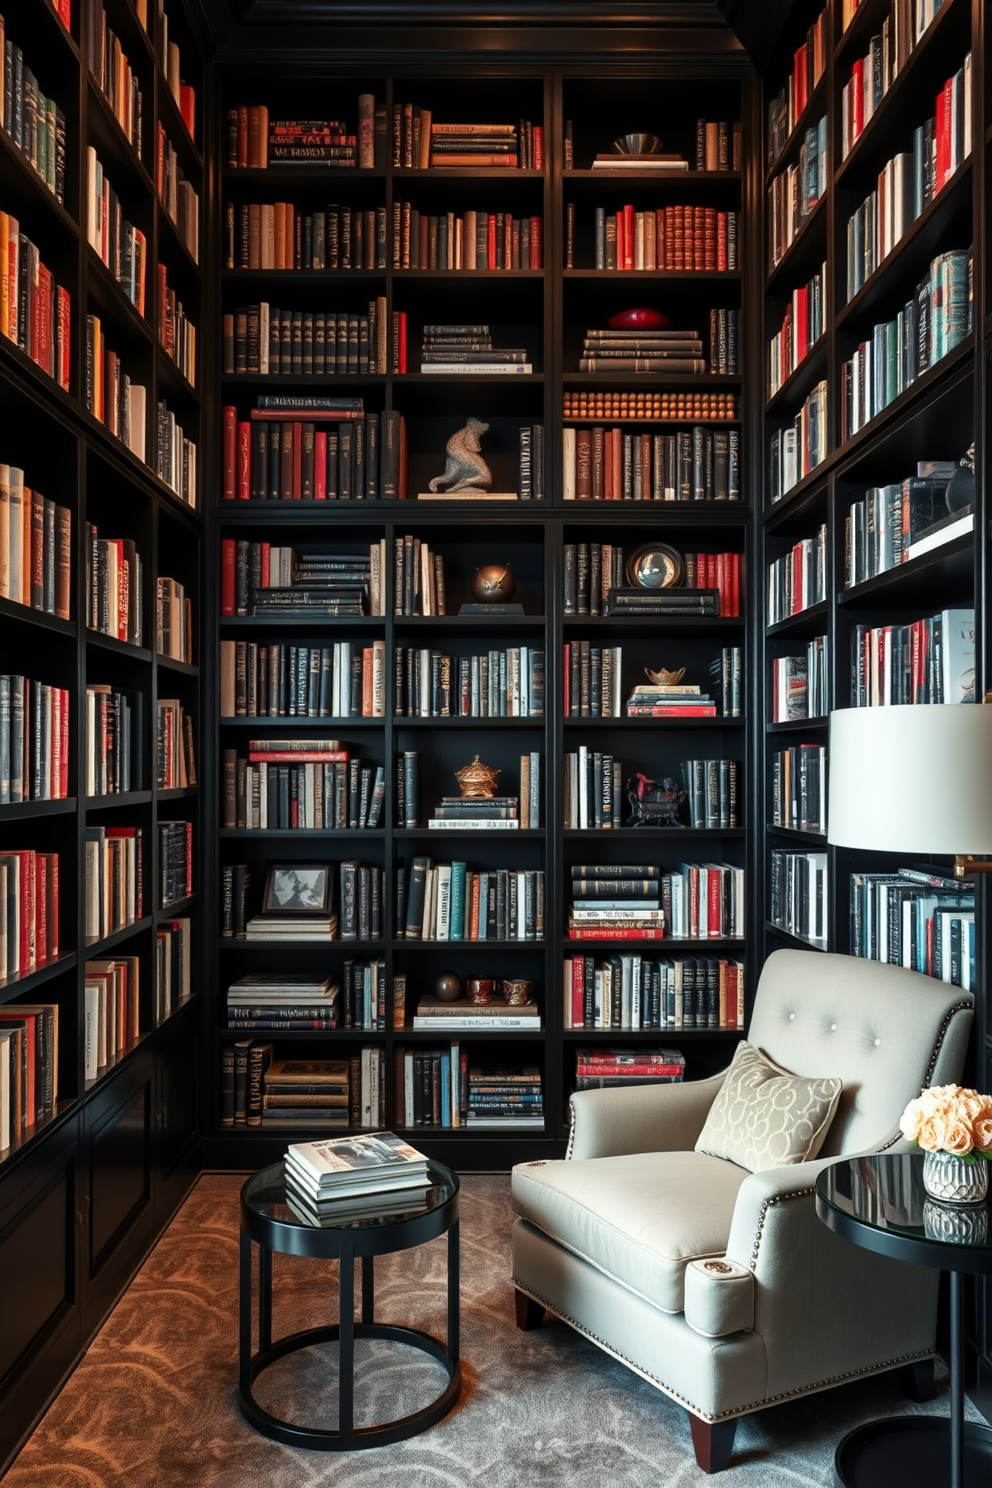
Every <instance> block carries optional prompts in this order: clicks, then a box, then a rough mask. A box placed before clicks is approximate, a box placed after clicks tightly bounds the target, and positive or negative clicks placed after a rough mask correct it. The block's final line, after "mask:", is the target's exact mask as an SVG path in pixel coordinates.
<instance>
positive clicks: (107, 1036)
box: [83, 956, 141, 1080]
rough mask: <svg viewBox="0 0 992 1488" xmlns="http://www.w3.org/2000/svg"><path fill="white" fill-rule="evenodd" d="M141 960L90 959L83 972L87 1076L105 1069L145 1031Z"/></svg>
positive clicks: (94, 1077) (132, 957) (89, 1077)
mask: <svg viewBox="0 0 992 1488" xmlns="http://www.w3.org/2000/svg"><path fill="white" fill-rule="evenodd" d="M140 977H141V963H140V959H139V957H137V956H115V957H114V958H113V959H112V960H106V961H87V962H86V964H85V967H84V975H83V996H84V1009H83V1079H84V1080H96V1079H99V1077H100V1073H101V1071H105V1070H106V1069H107V1068H108V1066H110V1065H112V1064H114V1063H115V1062H116V1060H117V1058H118V1057H119V1056H120V1055H121V1054H123V1053H124V1051H125V1050H126V1049H127V1048H128V1047H129V1045H130V1044H132V1043H133V1042H134V1041H135V1039H137V1038H139V1037H140V1034H141V989H140Z"/></svg>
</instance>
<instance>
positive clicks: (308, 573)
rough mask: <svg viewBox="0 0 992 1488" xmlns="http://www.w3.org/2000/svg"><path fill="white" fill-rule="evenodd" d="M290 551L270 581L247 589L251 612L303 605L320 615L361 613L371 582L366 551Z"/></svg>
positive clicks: (287, 610) (284, 611) (285, 611)
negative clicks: (285, 561)
mask: <svg viewBox="0 0 992 1488" xmlns="http://www.w3.org/2000/svg"><path fill="white" fill-rule="evenodd" d="M288 551H289V553H290V560H291V561H290V565H289V567H288V569H287V568H286V566H285V565H282V566H281V568H282V571H281V572H279V573H277V574H270V575H269V577H270V579H271V580H274V582H270V583H268V584H264V583H263V584H258V585H255V586H254V587H253V588H252V589H251V591H250V594H251V613H252V614H253V615H293V614H296V613H297V612H298V611H299V610H301V609H303V608H306V609H307V610H309V611H311V612H313V611H315V610H316V611H318V612H319V613H320V614H322V615H364V614H365V613H366V610H367V602H368V597H369V588H370V584H371V575H370V565H371V560H370V558H369V556H368V555H367V554H365V555H362V554H358V553H356V554H353V555H349V554H345V553H327V552H295V553H294V552H293V551H292V550H291V549H290V550H288Z"/></svg>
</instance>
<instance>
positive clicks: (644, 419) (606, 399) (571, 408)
mask: <svg viewBox="0 0 992 1488" xmlns="http://www.w3.org/2000/svg"><path fill="white" fill-rule="evenodd" d="M710 313H711V315H712V313H713V312H712V311H711V312H710ZM712 340H713V337H712V333H711V335H710V341H711V342H712ZM562 416H563V417H564V418H566V419H579V420H581V421H582V422H583V423H592V422H598V421H600V420H602V419H624V420H630V419H633V420H635V421H637V422H638V423H657V422H659V421H660V422H663V423H674V422H676V421H678V422H682V421H683V420H685V419H706V420H707V421H708V422H709V423H732V422H734V420H736V418H737V394H736V393H730V392H719V393H699V392H681V393H674V392H665V393H646V392H644V391H640V390H639V391H636V392H626V391H625V392H603V391H601V390H597V391H595V392H590V391H582V392H568V391H566V392H564V393H562Z"/></svg>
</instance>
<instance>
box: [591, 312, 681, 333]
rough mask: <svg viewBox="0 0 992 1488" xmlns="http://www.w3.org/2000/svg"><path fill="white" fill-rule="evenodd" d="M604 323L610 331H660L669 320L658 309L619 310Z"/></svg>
mask: <svg viewBox="0 0 992 1488" xmlns="http://www.w3.org/2000/svg"><path fill="white" fill-rule="evenodd" d="M606 323H607V325H608V326H609V327H610V330H611V331H662V330H664V329H665V327H666V326H667V325H668V324H669V320H668V316H667V315H663V314H662V312H661V311H660V310H621V311H620V312H619V313H618V314H617V315H611V316H610V318H609V320H608V321H607V322H606Z"/></svg>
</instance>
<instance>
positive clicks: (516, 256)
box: [392, 201, 544, 271]
mask: <svg viewBox="0 0 992 1488" xmlns="http://www.w3.org/2000/svg"><path fill="white" fill-rule="evenodd" d="M392 267H393V268H394V269H448V270H452V271H460V270H468V271H475V270H478V269H488V270H490V271H492V270H496V269H542V268H543V267H544V223H543V219H542V218H541V217H540V216H528V217H514V216H513V214H512V213H511V212H482V211H474V210H466V211H464V212H462V213H460V214H459V213H457V212H453V211H452V212H437V211H433V212H421V211H418V210H417V208H416V207H414V206H412V205H411V203H410V202H408V201H403V202H400V201H397V202H394V203H393V233H392Z"/></svg>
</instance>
